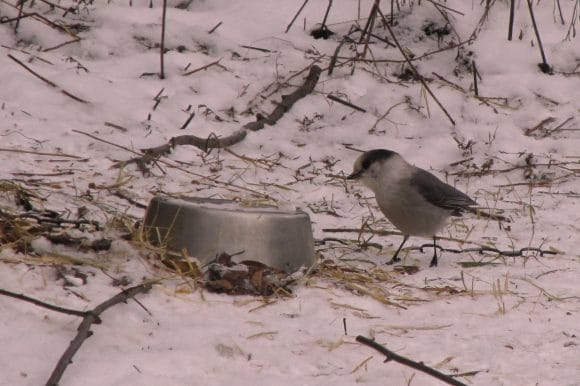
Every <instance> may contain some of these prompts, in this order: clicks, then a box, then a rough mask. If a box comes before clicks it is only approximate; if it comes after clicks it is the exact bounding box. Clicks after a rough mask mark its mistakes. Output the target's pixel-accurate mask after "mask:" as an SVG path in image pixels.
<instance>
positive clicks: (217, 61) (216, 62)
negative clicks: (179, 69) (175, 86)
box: [183, 58, 222, 76]
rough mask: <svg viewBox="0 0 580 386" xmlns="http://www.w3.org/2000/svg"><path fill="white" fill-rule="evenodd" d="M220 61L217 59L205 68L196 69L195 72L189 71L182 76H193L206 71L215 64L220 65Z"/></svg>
mask: <svg viewBox="0 0 580 386" xmlns="http://www.w3.org/2000/svg"><path fill="white" fill-rule="evenodd" d="M220 60H222V59H221V58H219V59H218V60H216V61H215V62H211V63H209V64H206V65H205V66H201V67H199V68H196V69H195V70H191V71H188V72H186V73H185V74H183V76H188V75H191V74H195V73H196V72H199V71H202V70H207V69H208V68H210V67H211V66H215V65H216V64H219V63H220Z"/></svg>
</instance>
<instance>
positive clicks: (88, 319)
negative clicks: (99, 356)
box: [46, 283, 151, 386]
mask: <svg viewBox="0 0 580 386" xmlns="http://www.w3.org/2000/svg"><path fill="white" fill-rule="evenodd" d="M150 289H151V284H150V283H144V284H140V285H138V286H135V287H131V288H128V289H126V290H123V291H122V292H120V293H118V294H117V295H115V296H113V297H112V298H110V299H109V300H106V301H104V302H103V303H101V304H99V305H98V306H96V307H95V308H94V309H92V310H91V311H88V312H87V314H86V316H85V317H84V318H83V321H82V322H81V324H80V325H79V328H78V329H77V331H78V332H77V336H75V338H74V339H73V340H72V341H71V342H70V345H69V346H68V348H67V349H66V351H65V352H64V354H62V356H61V357H60V359H59V361H58V363H57V364H56V367H55V368H54V370H53V371H52V374H51V375H50V378H49V379H48V381H47V382H46V386H57V385H58V382H59V381H60V379H61V378H62V375H63V374H64V371H65V370H66V368H67V366H68V365H69V363H71V362H72V358H73V356H74V355H75V354H76V352H77V351H78V350H79V349H80V348H81V345H82V344H83V342H84V341H85V340H86V339H87V338H88V337H90V336H91V335H93V332H92V331H91V325H93V324H98V323H100V322H101V319H100V318H99V315H100V314H102V313H103V312H104V311H106V310H107V309H109V308H111V307H113V306H114V305H116V304H119V303H121V302H123V303H125V302H127V300H129V299H130V298H132V297H134V296H135V295H137V294H139V293H145V292H148V291H149V290H150Z"/></svg>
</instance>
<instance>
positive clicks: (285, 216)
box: [142, 197, 315, 272]
mask: <svg viewBox="0 0 580 386" xmlns="http://www.w3.org/2000/svg"><path fill="white" fill-rule="evenodd" d="M142 236H143V239H144V240H146V242H147V243H149V244H150V245H153V246H156V247H161V248H163V250H164V251H165V253H166V254H167V255H168V256H170V257H174V258H181V256H183V253H182V251H183V252H185V253H186V254H187V255H188V256H192V257H196V258H197V259H198V260H199V261H200V262H201V264H206V263H208V262H210V261H212V260H213V259H215V258H216V256H218V255H219V254H221V253H223V252H225V253H227V254H229V255H235V257H234V260H235V261H238V262H239V261H244V260H253V261H259V262H261V263H264V264H266V265H268V266H270V267H273V268H277V269H280V270H283V271H286V272H294V271H296V270H298V269H299V268H300V267H302V266H306V267H309V266H311V265H312V264H314V261H315V254H314V239H313V236H312V226H311V223H310V218H309V216H308V214H307V213H305V212H302V211H299V210H282V209H279V208H277V207H272V206H258V207H243V206H241V205H240V204H239V203H237V202H235V201H230V200H218V199H207V198H168V197H154V198H153V199H152V200H151V202H150V203H149V206H148V207H147V212H146V214H145V220H144V222H143V227H142Z"/></svg>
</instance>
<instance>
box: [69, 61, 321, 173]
mask: <svg viewBox="0 0 580 386" xmlns="http://www.w3.org/2000/svg"><path fill="white" fill-rule="evenodd" d="M216 63H217V62H216ZM194 71H197V70H194ZM321 72H322V69H321V68H320V67H318V66H316V65H313V66H312V67H311V68H310V72H309V73H308V76H307V77H306V80H305V81H304V83H303V84H302V86H300V87H298V88H297V89H296V90H295V91H294V92H292V93H291V94H288V95H282V101H281V102H280V103H278V105H277V106H276V108H275V109H274V111H272V113H270V114H269V115H268V116H267V117H265V116H263V115H262V114H258V115H257V116H256V121H255V122H249V123H246V124H245V125H244V126H243V127H242V128H241V129H239V130H237V131H235V132H234V133H233V134H231V135H229V136H227V137H222V138H219V137H217V136H216V135H210V136H209V137H208V138H200V137H197V136H195V135H179V136H176V137H172V138H171V139H170V140H169V142H168V143H165V144H163V145H160V146H157V147H152V148H148V149H143V150H141V152H142V153H143V155H140V156H138V157H134V158H131V159H129V160H126V161H121V162H118V163H116V164H115V165H114V166H115V167H116V168H120V167H124V166H126V165H129V164H132V163H136V164H137V165H139V167H140V168H141V170H142V171H143V172H147V167H146V165H147V164H149V163H151V162H153V161H155V160H157V159H159V157H161V156H164V155H167V154H169V153H170V152H171V151H172V150H173V149H174V148H175V146H178V145H191V146H195V147H197V148H198V149H201V150H203V151H205V152H207V151H209V150H211V149H223V148H227V147H229V146H232V145H235V144H236V143H239V142H241V141H243V140H244V138H246V135H247V131H248V130H251V131H258V130H261V129H263V128H264V127H265V125H266V124H268V125H274V124H275V123H276V122H278V120H280V118H282V116H283V115H284V114H285V113H286V112H287V111H288V110H290V109H291V108H292V106H293V105H294V104H295V103H296V102H297V101H299V100H300V99H302V98H304V97H305V96H306V95H308V94H310V93H312V91H313V90H314V87H315V86H316V84H317V83H318V78H319V77H320V73H321ZM73 131H75V132H77V133H81V134H84V135H88V136H90V137H92V138H95V139H99V140H100V141H103V142H106V143H109V144H111V145H114V146H117V147H122V146H119V145H116V144H112V143H110V142H108V141H105V140H101V139H100V138H96V137H95V136H93V135H91V134H88V133H85V132H81V131H79V130H73ZM122 148H124V149H126V150H129V149H127V148H125V147H122ZM129 151H131V152H133V153H135V152H134V151H132V150H129Z"/></svg>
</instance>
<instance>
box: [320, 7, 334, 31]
mask: <svg viewBox="0 0 580 386" xmlns="http://www.w3.org/2000/svg"><path fill="white" fill-rule="evenodd" d="M331 7H332V0H328V7H327V8H326V13H325V14H324V19H322V25H321V26H320V29H321V30H324V29H328V28H327V27H326V19H327V18H328V14H329V13H330V8H331Z"/></svg>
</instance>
